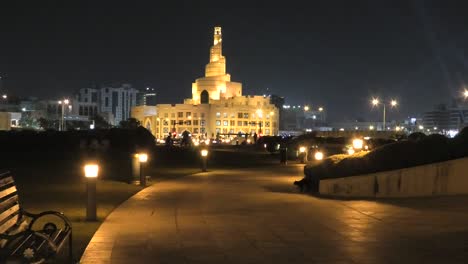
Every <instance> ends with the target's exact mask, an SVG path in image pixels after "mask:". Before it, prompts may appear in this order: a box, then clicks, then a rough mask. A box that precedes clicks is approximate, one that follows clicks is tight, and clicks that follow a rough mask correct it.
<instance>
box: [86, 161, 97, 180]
mask: <svg viewBox="0 0 468 264" xmlns="http://www.w3.org/2000/svg"><path fill="white" fill-rule="evenodd" d="M84 173H85V177H86V178H97V176H98V174H99V165H97V164H86V165H85V166H84Z"/></svg>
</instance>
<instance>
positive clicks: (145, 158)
mask: <svg viewBox="0 0 468 264" xmlns="http://www.w3.org/2000/svg"><path fill="white" fill-rule="evenodd" d="M136 156H137V157H138V161H140V186H143V187H145V186H146V177H145V176H144V173H143V165H144V163H146V162H147V161H148V154H146V153H138V154H136Z"/></svg>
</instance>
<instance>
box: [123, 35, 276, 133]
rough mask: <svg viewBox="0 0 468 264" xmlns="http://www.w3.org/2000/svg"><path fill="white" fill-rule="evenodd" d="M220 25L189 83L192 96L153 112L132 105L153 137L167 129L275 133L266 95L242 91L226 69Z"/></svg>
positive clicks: (272, 108) (178, 130)
mask: <svg viewBox="0 0 468 264" xmlns="http://www.w3.org/2000/svg"><path fill="white" fill-rule="evenodd" d="M222 43H223V39H222V34H221V27H215V28H214V40H213V46H211V48H210V61H209V63H208V64H207V65H206V67H205V76H204V77H201V78H198V79H196V80H195V82H194V83H192V98H188V99H185V100H184V103H183V104H158V105H156V106H155V107H154V108H155V112H156V114H155V115H146V113H147V112H151V111H150V109H151V106H137V107H134V108H133V111H132V115H133V117H135V118H137V119H138V120H140V122H141V123H142V124H143V125H144V126H145V127H146V128H147V129H149V130H150V131H151V132H152V133H153V134H154V135H155V136H156V137H157V138H164V137H166V136H167V135H168V134H169V133H177V134H181V133H182V132H184V131H188V132H189V133H191V134H192V135H195V136H200V137H208V138H210V137H215V136H231V135H238V134H239V133H241V134H253V133H257V134H258V135H259V136H260V135H277V134H278V131H279V112H278V108H277V107H276V106H275V105H274V104H272V102H271V99H270V97H268V96H266V95H260V96H256V95H243V94H242V84H241V83H239V82H232V81H231V75H230V74H228V73H226V58H225V57H224V56H223V54H222Z"/></svg>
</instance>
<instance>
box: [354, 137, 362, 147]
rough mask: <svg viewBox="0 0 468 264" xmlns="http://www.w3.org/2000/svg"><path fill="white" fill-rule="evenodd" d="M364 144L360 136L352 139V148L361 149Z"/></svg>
mask: <svg viewBox="0 0 468 264" xmlns="http://www.w3.org/2000/svg"><path fill="white" fill-rule="evenodd" d="M363 146H364V141H362V139H360V138H356V139H353V148H354V149H362V147H363Z"/></svg>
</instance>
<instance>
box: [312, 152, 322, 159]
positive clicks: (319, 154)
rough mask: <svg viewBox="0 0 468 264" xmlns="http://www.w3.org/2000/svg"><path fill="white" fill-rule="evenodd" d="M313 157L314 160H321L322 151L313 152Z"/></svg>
mask: <svg viewBox="0 0 468 264" xmlns="http://www.w3.org/2000/svg"><path fill="white" fill-rule="evenodd" d="M314 157H315V159H316V160H323V152H321V151H317V152H315V155H314Z"/></svg>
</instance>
